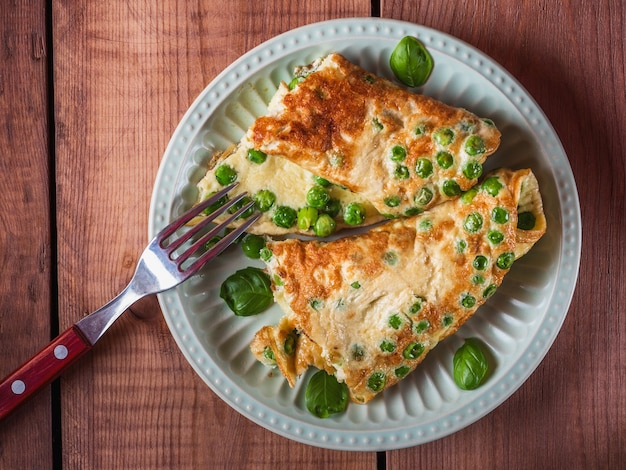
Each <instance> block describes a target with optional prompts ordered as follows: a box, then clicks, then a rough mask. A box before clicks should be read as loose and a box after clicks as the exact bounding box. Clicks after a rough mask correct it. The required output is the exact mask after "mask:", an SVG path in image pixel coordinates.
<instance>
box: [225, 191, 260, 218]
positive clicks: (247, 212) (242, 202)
mask: <svg viewBox="0 0 626 470" xmlns="http://www.w3.org/2000/svg"><path fill="white" fill-rule="evenodd" d="M250 202H252V198H250V197H248V196H244V197H242V198H241V199H240V200H239V201H238V202H236V203H235V204H233V205H232V206H231V207H230V208H229V209H228V213H229V214H234V213H235V212H237V211H238V210H239V209H241V208H242V207H243V206H245V205H246V204H248V203H250ZM252 214H254V206H253V207H250V208H248V209H246V210H245V211H244V212H242V213H241V215H240V216H239V217H237V218H238V219H247V218H248V217H250V216H251V215H252Z"/></svg>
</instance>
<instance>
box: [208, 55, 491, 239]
mask: <svg viewBox="0 0 626 470" xmlns="http://www.w3.org/2000/svg"><path fill="white" fill-rule="evenodd" d="M295 75H296V77H295V78H294V80H293V81H292V82H291V83H290V84H286V83H284V82H283V83H281V84H280V85H279V87H278V90H277V92H276V93H275V95H274V96H273V98H272V99H271V101H270V103H269V105H268V109H267V113H266V114H265V115H263V116H260V117H258V118H257V119H256V120H255V121H254V122H253V123H252V125H251V126H250V128H249V129H248V130H247V132H246V134H245V135H244V136H243V137H242V139H241V140H240V141H239V142H238V143H237V144H236V145H233V146H232V147H231V148H229V149H226V150H225V151H224V152H222V153H221V154H219V155H216V156H215V157H214V158H213V159H212V160H211V162H210V163H209V169H208V171H207V173H206V175H205V177H204V178H203V179H202V180H201V181H200V182H199V184H198V189H199V200H203V199H205V198H206V197H208V196H210V195H211V194H214V193H215V192H216V191H218V190H219V189H220V188H221V187H222V186H224V185H226V184H229V183H231V182H234V181H238V182H239V184H240V186H239V190H240V191H247V192H248V193H249V194H251V195H252V196H251V197H252V198H254V200H255V201H256V202H257V204H256V206H257V208H258V209H259V210H260V211H261V212H263V215H262V217H261V218H260V219H259V221H258V222H257V223H256V224H255V225H254V226H253V227H252V228H251V229H250V231H251V232H253V233H257V234H266V235H283V234H288V233H297V234H301V235H318V236H327V235H328V233H327V232H325V233H322V234H320V233H319V232H318V231H317V228H316V226H315V221H316V219H317V218H318V217H319V216H321V215H323V214H325V215H328V216H330V217H331V218H332V226H333V227H332V230H333V231H335V230H340V229H342V228H346V227H354V226H369V225H372V224H375V223H377V222H380V221H382V220H384V219H386V218H396V217H400V216H414V215H416V214H418V213H420V212H422V211H424V210H426V209H429V208H431V207H433V206H435V205H437V204H439V203H440V202H443V201H445V200H449V199H453V198H456V197H458V195H459V194H460V193H461V192H463V191H466V190H468V189H469V188H470V187H472V186H473V185H474V184H475V183H476V181H477V180H478V178H479V177H480V176H481V174H482V165H483V163H484V162H485V160H486V158H487V157H488V156H489V155H491V154H492V153H493V152H495V151H496V149H497V148H498V146H499V143H500V132H499V131H498V129H497V128H496V126H495V125H494V123H493V122H492V121H490V120H489V119H483V118H479V117H478V116H476V115H474V114H472V113H471V112H469V111H467V110H464V109H461V108H455V107H451V106H449V105H446V104H444V103H441V102H439V101H437V100H435V99H433V98H430V97H427V96H424V95H420V94H417V93H412V92H410V91H408V90H407V89H405V88H403V87H400V86H398V85H396V84H394V83H392V82H391V81H389V80H386V79H384V78H382V77H378V76H376V75H374V74H372V73H370V72H368V71H366V70H364V69H362V68H361V67H359V66H357V65H355V64H353V63H351V62H349V61H348V60H347V59H346V58H345V57H343V56H341V55H340V54H336V53H332V54H329V55H327V56H325V57H323V58H320V59H318V60H316V61H314V62H313V63H312V64H310V65H308V66H302V67H297V68H296V72H295ZM303 209H304V211H303ZM307 210H308V212H306V211H307ZM304 213H306V214H307V215H308V217H301V214H304Z"/></svg>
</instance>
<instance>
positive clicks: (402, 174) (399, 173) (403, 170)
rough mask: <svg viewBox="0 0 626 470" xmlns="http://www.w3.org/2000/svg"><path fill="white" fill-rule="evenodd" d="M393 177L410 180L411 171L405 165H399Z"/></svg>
mask: <svg viewBox="0 0 626 470" xmlns="http://www.w3.org/2000/svg"><path fill="white" fill-rule="evenodd" d="M393 176H394V178H396V179H399V180H405V179H408V178H409V176H410V173H409V169H408V168H407V167H406V166H404V165H398V166H397V167H396V169H395V170H394V171H393Z"/></svg>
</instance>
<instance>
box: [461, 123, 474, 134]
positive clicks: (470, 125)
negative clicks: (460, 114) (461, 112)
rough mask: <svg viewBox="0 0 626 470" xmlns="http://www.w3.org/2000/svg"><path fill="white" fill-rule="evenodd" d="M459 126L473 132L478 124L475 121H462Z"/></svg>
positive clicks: (465, 130)
mask: <svg viewBox="0 0 626 470" xmlns="http://www.w3.org/2000/svg"><path fill="white" fill-rule="evenodd" d="M459 127H460V128H461V130H462V131H463V132H471V131H472V130H473V129H474V127H476V124H474V123H473V122H468V121H462V122H461V124H459Z"/></svg>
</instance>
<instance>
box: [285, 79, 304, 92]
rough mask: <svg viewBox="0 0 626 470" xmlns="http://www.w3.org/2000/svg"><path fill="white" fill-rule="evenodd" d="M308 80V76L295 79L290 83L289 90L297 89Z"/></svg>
mask: <svg viewBox="0 0 626 470" xmlns="http://www.w3.org/2000/svg"><path fill="white" fill-rule="evenodd" d="M305 78H306V76H304V77H302V76H300V77H294V78H293V79H292V80H291V81H290V82H289V89H290V90H293V89H294V88H296V87H297V86H298V85H299V84H300V83H302V82H303V81H304V79H305Z"/></svg>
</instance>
